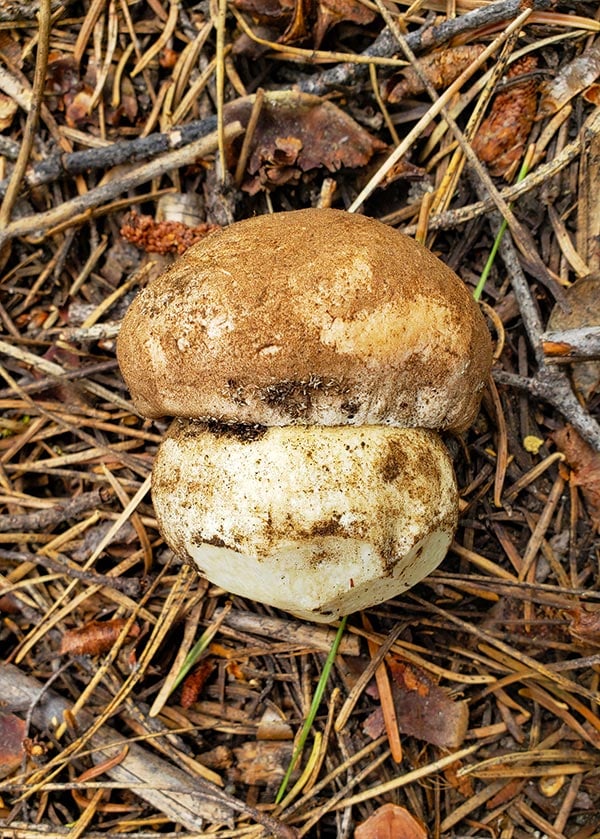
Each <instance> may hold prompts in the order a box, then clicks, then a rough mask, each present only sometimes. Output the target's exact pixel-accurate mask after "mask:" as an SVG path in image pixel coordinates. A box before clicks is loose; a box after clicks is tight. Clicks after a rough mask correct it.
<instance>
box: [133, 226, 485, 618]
mask: <svg viewBox="0 0 600 839" xmlns="http://www.w3.org/2000/svg"><path fill="white" fill-rule="evenodd" d="M117 349H118V358H119V363H120V366H121V370H122V372H123V375H124V378H125V380H126V382H127V384H128V386H129V389H130V391H131V395H132V398H133V401H134V404H135V405H136V407H137V409H138V410H139V411H140V413H142V414H143V415H145V416H148V417H160V416H164V415H171V416H174V417H176V419H175V420H174V422H173V424H172V426H171V429H170V430H169V432H168V434H167V436H166V438H165V440H164V441H163V443H162V444H161V446H160V448H159V451H158V455H157V458H156V462H155V464H154V471H153V481H152V492H153V500H154V507H155V510H156V515H157V519H158V523H159V526H160V529H161V531H162V533H163V536H164V537H165V540H166V541H167V543H168V544H169V545H170V546H171V547H172V548H173V550H175V551H176V552H177V553H178V554H180V555H182V556H187V557H190V558H191V559H192V560H193V561H194V562H195V563H196V564H197V566H198V568H199V569H200V570H201V572H202V573H203V574H205V575H206V577H207V578H208V579H209V580H211V581H212V582H213V583H216V584H217V585H220V586H222V587H223V588H225V589H227V590H229V591H231V592H232V593H234V594H240V595H243V596H246V597H251V598H253V599H255V600H258V601H262V602H265V603H269V604H271V605H274V606H277V607H280V608H282V609H285V610H288V611H290V612H293V613H294V614H296V615H298V616H301V617H304V618H308V619H311V620H316V621H330V620H333V619H334V618H336V617H338V616H340V615H343V614H348V613H350V612H353V611H356V610H357V609H362V608H365V607H367V606H371V605H374V604H376V603H379V602H382V601H383V600H386V599H388V598H390V597H394V596H396V595H397V594H399V593H401V592H402V591H404V590H405V589H407V588H408V587H410V586H412V585H414V584H415V583H416V582H418V581H419V580H421V579H422V578H423V577H425V576H426V575H427V574H429V573H430V572H431V571H432V570H433V569H434V568H435V567H436V566H437V565H438V564H439V562H441V560H442V559H443V557H444V555H445V553H446V551H447V549H448V546H449V544H450V542H451V540H452V536H453V533H454V530H455V528H456V521H457V508H458V499H457V491H456V485H455V480H454V473H453V469H452V464H451V461H450V458H449V456H448V453H447V451H446V449H445V446H444V444H443V443H442V441H441V439H440V437H439V435H438V434H437V430H439V429H449V430H452V431H461V430H464V429H465V428H467V427H468V426H469V424H470V423H471V422H472V420H473V418H474V416H475V415H476V413H477V410H478V407H479V402H480V398H481V392H482V389H483V387H484V384H485V381H486V379H487V376H488V374H489V369H490V365H491V341H490V337H489V333H488V330H487V327H486V325H485V321H484V319H483V317H482V315H481V313H480V311H479V309H478V307H477V305H476V304H475V303H474V301H473V299H472V297H471V296H470V294H469V292H468V291H467V289H466V288H465V286H464V285H463V283H462V282H461V280H460V279H459V278H458V277H457V276H456V274H454V272H453V271H451V270H450V269H449V268H448V267H447V266H445V265H444V264H443V263H442V262H440V261H439V260H438V259H436V257H434V256H433V255H432V254H431V253H430V252H429V251H428V250H426V249H425V248H424V247H422V246H420V245H419V244H417V243H416V242H414V241H413V240H412V239H410V238H408V237H406V236H403V235H402V234H400V233H398V232H396V231H395V230H393V229H392V228H390V227H388V226H386V225H384V224H382V223H380V222H378V221H375V220H373V219H369V218H365V217H363V216H356V215H351V214H349V213H345V212H342V211H338V210H299V211H295V212H289V213H280V214H276V215H269V216H260V217H257V218H253V219H249V220H247V221H242V222H238V223H236V224H233V225H231V226H230V227H228V228H226V229H224V230H221V231H218V232H216V233H211V234H210V235H209V236H207V237H206V239H204V240H203V241H202V242H200V243H199V244H197V245H195V246H193V247H192V248H190V249H189V250H188V251H186V253H185V254H184V255H183V256H182V257H181V258H180V259H179V260H178V261H177V262H176V263H175V264H174V265H173V266H172V267H171V268H170V269H168V270H167V271H166V272H165V273H164V274H163V275H162V276H160V277H159V278H158V279H157V280H155V281H154V282H153V283H152V284H151V285H150V286H148V287H147V288H146V289H144V290H143V291H142V292H141V293H140V294H139V295H138V296H137V297H136V299H135V300H134V302H133V303H132V305H131V307H130V309H129V311H128V312H127V314H126V316H125V318H124V320H123V324H122V327H121V331H120V334H119V339H118V346H117Z"/></svg>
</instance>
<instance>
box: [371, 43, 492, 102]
mask: <svg viewBox="0 0 600 839" xmlns="http://www.w3.org/2000/svg"><path fill="white" fill-rule="evenodd" d="M484 49H485V47H484V46H483V44H469V45H464V46H460V47H450V48H449V49H445V50H435V51H434V52H431V53H429V54H428V55H425V56H422V57H421V58H419V64H420V65H421V70H422V71H423V73H424V75H425V76H426V77H427V79H428V81H429V83H430V84H431V85H433V87H434V88H435V89H436V90H440V89H441V88H444V87H448V85H451V84H452V82H453V81H455V79H457V78H458V77H459V76H460V74H461V73H462V72H463V70H466V68H467V67H468V66H469V65H470V64H472V63H473V62H474V61H475V60H476V59H477V58H479V56H480V55H481V53H482V52H483V50H484ZM425 90H426V88H425V85H424V84H423V82H422V81H421V79H420V78H419V76H418V75H417V73H416V72H415V70H413V68H412V67H407V68H406V69H404V70H402V71H401V72H400V73H394V75H393V76H392V77H391V78H389V79H388V80H387V81H386V82H385V83H384V86H383V90H382V95H383V97H384V99H387V101H388V102H391V103H392V104H395V103H396V102H400V101H401V100H402V99H406V97H407V96H416V95H417V94H419V93H423V92H424V91H425Z"/></svg>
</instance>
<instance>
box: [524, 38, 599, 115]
mask: <svg viewBox="0 0 600 839" xmlns="http://www.w3.org/2000/svg"><path fill="white" fill-rule="evenodd" d="M598 76H600V41H596V43H595V44H594V45H593V46H591V47H590V48H589V49H588V50H586V51H585V52H584V53H583V55H580V56H578V57H577V58H575V59H574V60H573V61H571V62H570V63H569V64H567V65H566V66H565V67H563V68H562V69H561V71H560V72H559V73H558V75H557V76H556V77H555V78H554V79H553V80H552V81H551V82H548V83H546V84H544V85H543V86H542V98H541V100H540V107H539V110H538V113H537V119H542V117H547V116H552V114H555V113H556V112H557V111H560V109H561V108H564V106H565V105H566V104H567V103H568V102H570V101H571V99H573V97H574V96H577V94H578V93H581V91H582V90H585V88H586V87H588V86H589V85H591V84H593V82H595V81H596V79H597V78H598Z"/></svg>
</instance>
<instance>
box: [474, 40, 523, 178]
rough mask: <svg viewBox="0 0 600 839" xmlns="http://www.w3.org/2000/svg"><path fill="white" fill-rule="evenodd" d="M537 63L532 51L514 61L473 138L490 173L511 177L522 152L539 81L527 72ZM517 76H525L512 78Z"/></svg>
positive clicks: (477, 152)
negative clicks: (505, 85)
mask: <svg viewBox="0 0 600 839" xmlns="http://www.w3.org/2000/svg"><path fill="white" fill-rule="evenodd" d="M536 67H537V59H536V58H535V56H532V55H527V56H525V57H524V58H520V59H519V60H518V61H515V63H514V64H513V65H512V67H511V68H510V69H509V71H508V73H507V74H506V79H507V82H508V86H507V88H506V90H503V91H502V92H501V93H499V94H498V95H497V96H496V98H495V99H494V101H493V103H492V107H491V110H490V113H489V115H488V116H487V117H486V119H484V121H483V122H482V123H481V125H480V127H479V131H478V132H477V134H476V135H475V137H474V139H473V149H474V151H475V153H476V154H477V156H478V157H479V159H480V160H482V161H483V162H484V163H487V164H488V167H489V170H490V172H491V174H492V175H502V176H504V177H506V178H510V177H511V175H512V173H513V171H514V168H515V166H516V165H517V164H518V162H519V160H520V159H521V157H522V156H523V152H524V151H525V147H526V144H527V140H528V138H529V134H530V132H531V127H532V125H533V121H534V119H535V110H536V99H537V87H538V83H537V81H536V79H535V78H530V77H529V74H530V73H532V72H533V71H534V70H535V69H536ZM520 76H528V78H526V79H524V80H523V81H516V82H515V81H514V80H515V79H519V77H520Z"/></svg>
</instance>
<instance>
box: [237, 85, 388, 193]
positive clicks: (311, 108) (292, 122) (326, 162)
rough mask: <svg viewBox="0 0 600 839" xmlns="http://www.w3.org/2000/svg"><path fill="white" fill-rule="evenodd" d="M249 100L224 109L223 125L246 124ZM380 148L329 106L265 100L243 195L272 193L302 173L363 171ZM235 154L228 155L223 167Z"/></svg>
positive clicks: (311, 99) (303, 97)
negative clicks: (263, 191)
mask: <svg viewBox="0 0 600 839" xmlns="http://www.w3.org/2000/svg"><path fill="white" fill-rule="evenodd" d="M253 102H254V96H248V97H244V98H241V99H237V100H236V101H235V102H232V103H230V104H229V105H227V106H226V108H225V121H226V122H227V123H230V122H235V121H236V120H239V121H240V122H241V123H242V125H244V126H246V125H247V124H248V119H249V118H250V112H251V110H252V104H253ZM384 148H385V144H384V143H382V142H381V141H380V140H378V139H377V138H376V137H372V136H371V135H370V134H369V133H368V132H367V131H365V129H364V128H362V127H361V126H360V125H358V123H357V122H355V121H354V120H353V119H352V117H350V116H348V115H347V114H346V113H344V111H342V110H340V108H338V107H337V106H336V105H334V104H333V103H332V102H328V101H323V100H322V99H321V98H320V97H318V96H310V95H308V94H305V93H298V92H295V91H279V92H271V93H267V94H265V98H264V103H263V107H262V110H261V112H260V117H259V119H258V123H257V125H256V129H255V132H254V136H253V137H252V141H251V148H250V155H249V159H248V164H247V172H248V174H249V175H250V177H249V178H248V179H247V180H246V182H245V183H244V184H243V189H244V190H246V192H249V193H251V194H254V193H256V192H258V191H259V190H261V189H273V188H275V187H276V186H279V185H280V184H282V183H289V182H296V181H297V180H299V179H300V177H301V176H302V174H303V173H305V172H310V171H311V170H314V169H318V168H321V167H325V168H326V169H328V170H329V171H330V172H336V171H337V170H338V169H341V168H342V167H350V168H354V167H360V166H365V165H366V164H367V163H368V162H369V160H370V159H371V157H372V155H373V154H374V153H375V152H376V151H382V150H383V149H384ZM236 158H237V153H236V151H235V150H234V149H230V150H229V164H230V165H234V163H235V161H236Z"/></svg>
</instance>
